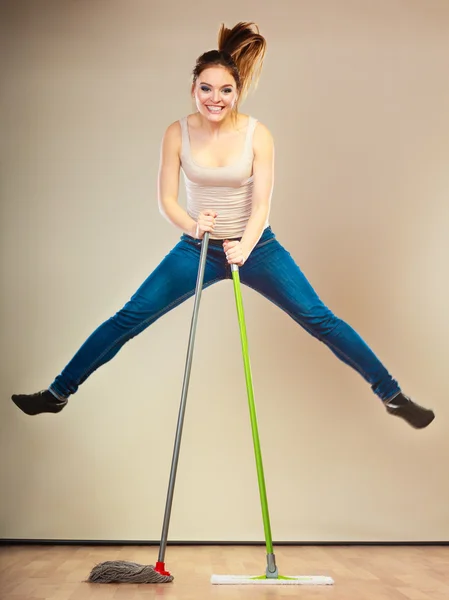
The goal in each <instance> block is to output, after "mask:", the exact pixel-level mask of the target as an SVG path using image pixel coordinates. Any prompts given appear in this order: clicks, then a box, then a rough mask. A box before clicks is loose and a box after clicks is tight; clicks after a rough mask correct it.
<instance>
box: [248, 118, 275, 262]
mask: <svg viewBox="0 0 449 600" xmlns="http://www.w3.org/2000/svg"><path fill="white" fill-rule="evenodd" d="M253 146H254V162H253V176H254V187H253V199H252V209H251V216H250V218H249V219H248V223H247V225H246V228H245V232H244V234H243V237H242V240H241V244H242V247H243V252H244V254H245V255H246V256H249V255H250V254H251V252H252V250H253V248H254V246H255V245H256V244H257V242H258V241H259V238H260V236H261V235H262V232H263V229H264V225H265V222H266V219H267V217H268V214H269V212H270V205H271V196H272V193H273V183H274V143H273V138H272V136H271V133H270V132H269V130H268V129H267V127H265V125H262V123H258V124H257V127H256V130H255V132H254V139H253Z"/></svg>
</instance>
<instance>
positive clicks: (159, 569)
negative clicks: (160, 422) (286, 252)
mask: <svg viewBox="0 0 449 600" xmlns="http://www.w3.org/2000/svg"><path fill="white" fill-rule="evenodd" d="M208 244H209V233H208V232H206V233H205V234H204V237H203V243H202V246H201V254H200V262H199V267H198V276H197V281H196V289H195V301H194V306H193V316H192V322H191V326H190V336H189V345H188V349H187V359H186V365H185V370H184V380H183V384H182V393H181V403H180V406H179V415H178V425H177V428H176V436H175V444H174V449H173V458H172V464H171V470H170V480H169V484H168V492H167V500H166V503H165V514H164V523H163V526H162V535H161V543H160V547H159V556H158V561H157V563H156V566H153V565H139V564H138V563H134V562H127V561H121V560H114V561H106V562H102V563H99V564H98V565H96V566H95V567H94V568H93V569H92V571H91V573H90V575H89V579H88V581H89V582H90V583H170V582H171V581H173V575H171V574H170V573H169V571H166V570H165V562H164V561H165V550H166V548H167V540H168V527H169V524H170V515H171V509H172V504H173V493H174V489H175V481H176V472H177V469H178V461H179V451H180V448H181V436H182V429H183V425H184V415H185V410H186V403H187V392H188V389H189V382H190V372H191V369H192V359H193V348H194V344H195V335H196V326H197V321H198V313H199V308H200V300H201V292H202V289H203V281H204V271H205V267H206V257H207V247H208Z"/></svg>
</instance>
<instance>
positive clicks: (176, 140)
mask: <svg viewBox="0 0 449 600" xmlns="http://www.w3.org/2000/svg"><path fill="white" fill-rule="evenodd" d="M180 152H181V127H180V124H179V122H175V123H172V124H171V125H170V126H169V127H168V129H167V130H166V132H165V134H164V137H163V139H162V145H161V153H160V164H159V175H158V205H159V212H160V213H161V214H162V215H163V216H164V217H165V218H166V219H167V221H169V222H170V223H171V224H172V225H175V226H176V227H178V228H179V229H181V230H182V231H183V232H184V233H187V234H188V235H191V236H195V232H196V221H194V220H193V219H192V218H191V217H189V215H188V214H187V212H186V211H185V210H184V209H183V208H182V207H181V206H180V205H179V203H178V193H179V171H180V167H181V159H180Z"/></svg>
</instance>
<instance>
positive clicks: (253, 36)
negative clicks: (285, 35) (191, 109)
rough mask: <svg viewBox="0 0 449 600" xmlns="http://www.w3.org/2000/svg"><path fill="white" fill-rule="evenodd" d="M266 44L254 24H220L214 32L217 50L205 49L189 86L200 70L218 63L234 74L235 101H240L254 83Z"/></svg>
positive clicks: (255, 84)
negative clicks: (237, 98)
mask: <svg viewBox="0 0 449 600" xmlns="http://www.w3.org/2000/svg"><path fill="white" fill-rule="evenodd" d="M266 46H267V43H266V40H265V38H264V37H263V36H262V35H260V33H259V28H258V26H257V25H256V24H255V23H251V22H249V23H248V22H240V23H237V25H235V26H234V27H233V28H232V29H228V28H227V27H225V25H224V24H222V25H221V27H220V31H219V33H218V50H209V51H208V52H205V53H204V54H202V55H201V56H200V57H199V58H198V59H197V61H196V65H195V68H194V70H193V85H195V82H196V80H197V79H198V77H199V75H200V74H201V73H202V72H203V71H204V69H207V68H208V67H213V66H221V67H224V68H225V69H227V70H228V71H229V72H230V73H231V75H232V76H233V77H234V79H235V82H236V84H237V90H238V92H239V100H242V99H243V98H245V96H246V95H247V94H248V92H249V90H250V88H251V86H252V85H254V87H256V86H257V83H258V81H259V77H260V73H261V71H262V64H263V59H264V57H265V52H266Z"/></svg>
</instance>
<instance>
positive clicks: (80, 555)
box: [0, 546, 449, 600]
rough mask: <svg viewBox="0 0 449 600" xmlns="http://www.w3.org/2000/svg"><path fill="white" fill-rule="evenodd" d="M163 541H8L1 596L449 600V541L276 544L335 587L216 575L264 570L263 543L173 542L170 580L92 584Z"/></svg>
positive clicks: (2, 554) (293, 564)
mask: <svg viewBox="0 0 449 600" xmlns="http://www.w3.org/2000/svg"><path fill="white" fill-rule="evenodd" d="M157 550H158V549H157V547H141V546H140V547H131V546H125V547H105V546H103V547H91V546H87V547H78V546H10V547H7V546H0V598H1V600H28V599H34V598H39V599H45V600H93V599H97V598H103V599H105V600H109V599H112V598H113V599H126V600H136V599H139V598H142V599H147V600H148V599H149V598H163V599H164V600H207V599H208V598H214V599H220V600H227V599H228V598H229V599H239V598H245V599H256V598H257V600H265V599H269V600H273V599H275V598H301V599H307V600H317V599H321V598H324V599H326V600H328V599H332V600H449V547H423V546H421V547H367V546H357V547H354V546H352V547H351V546H349V547H338V546H337V547H307V546H306V547H285V546H281V547H278V548H276V549H275V552H276V559H277V563H278V567H279V570H280V572H282V574H284V575H328V576H330V577H332V578H333V579H334V580H335V584H334V585H333V586H317V587H310V586H309V587H306V586H296V585H295V586H286V585H284V586H282V585H276V586H257V587H256V586H246V585H245V586H229V585H226V586H218V585H211V584H210V576H211V575H212V574H245V575H258V574H263V571H264V568H265V549H264V548H263V547H259V546H256V547H254V546H252V547H251V546H244V547H242V546H238V547H230V546H204V547H183V546H169V547H168V548H167V554H166V567H167V568H168V569H169V570H170V571H171V572H172V574H173V575H174V576H175V580H174V581H173V582H172V583H169V584H159V585H137V584H127V585H125V584H120V585H116V584H115V585H111V584H107V585H105V584H88V583H86V582H85V579H86V577H87V576H88V574H89V572H90V569H91V568H92V567H93V566H94V565H95V564H96V563H98V562H102V561H104V560H116V559H118V560H130V561H135V562H138V563H142V564H152V565H154V563H155V561H156V560H157Z"/></svg>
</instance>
